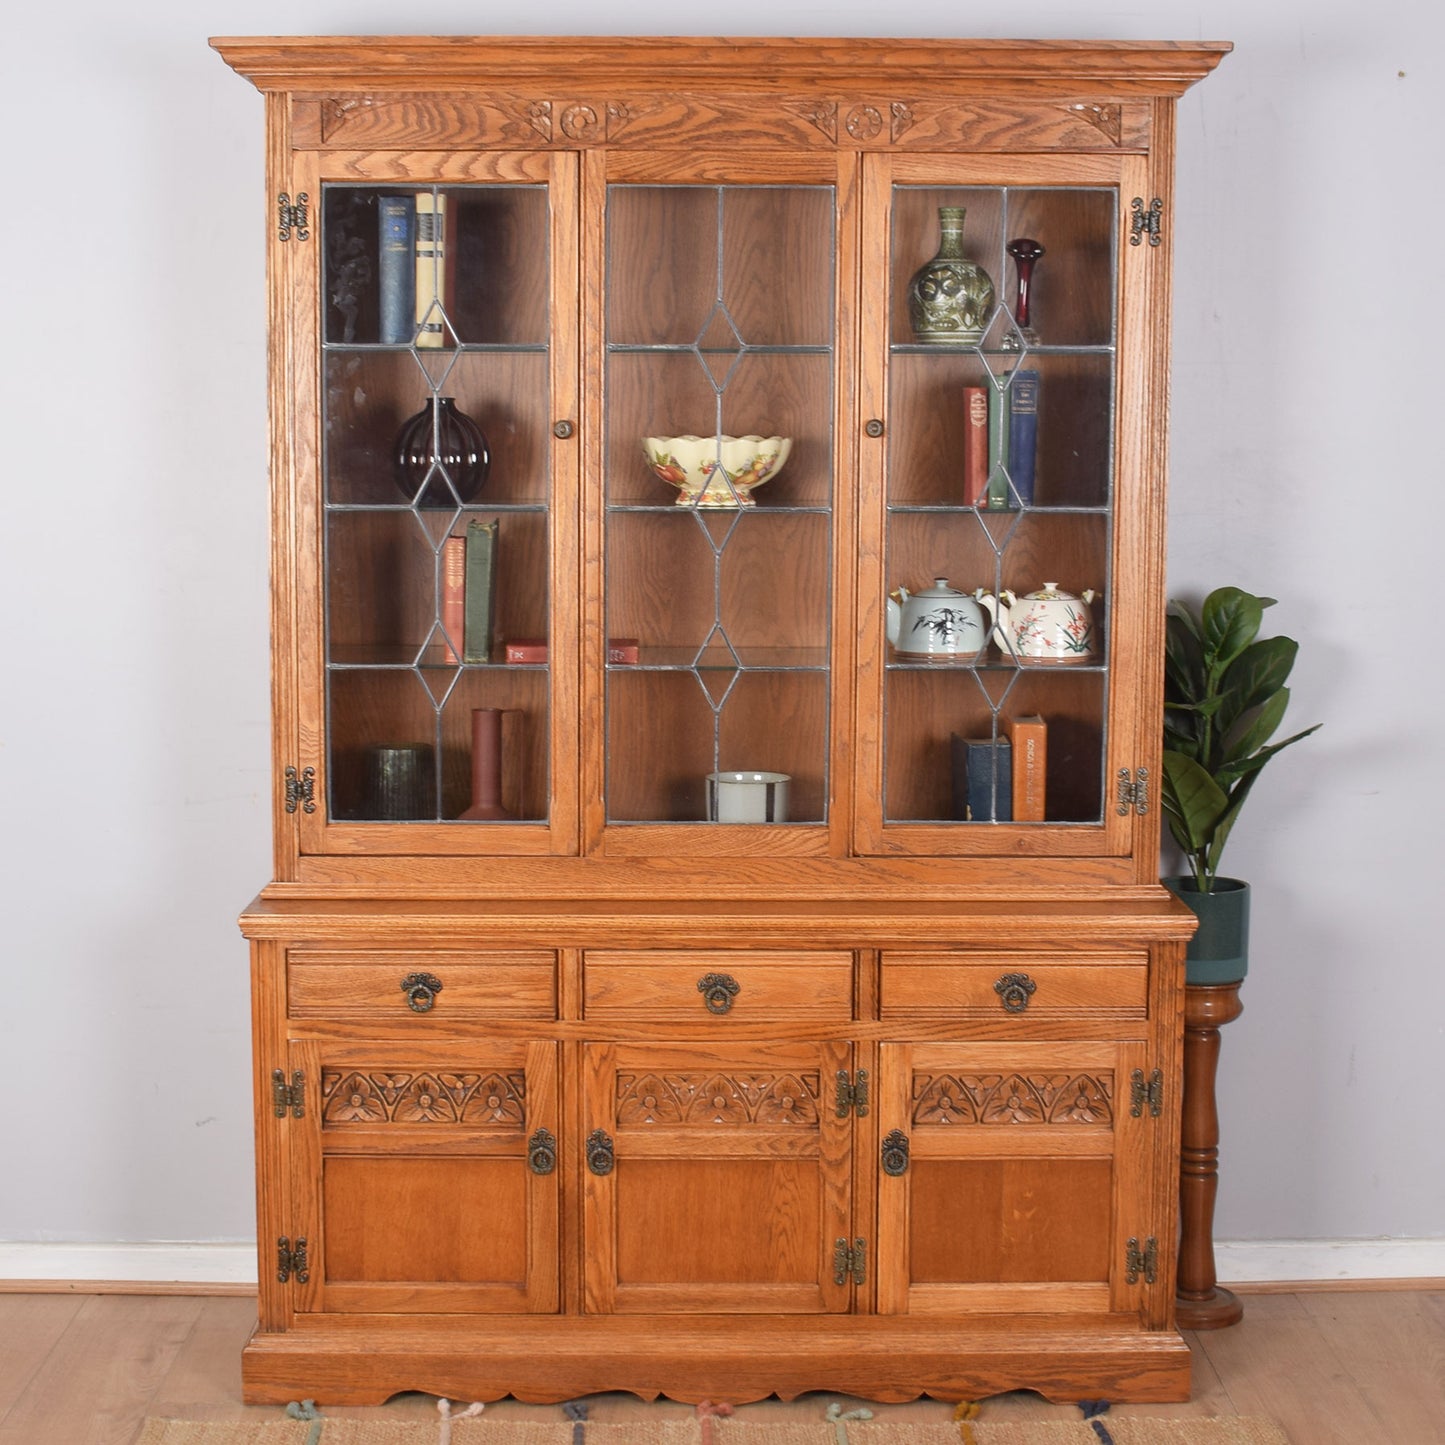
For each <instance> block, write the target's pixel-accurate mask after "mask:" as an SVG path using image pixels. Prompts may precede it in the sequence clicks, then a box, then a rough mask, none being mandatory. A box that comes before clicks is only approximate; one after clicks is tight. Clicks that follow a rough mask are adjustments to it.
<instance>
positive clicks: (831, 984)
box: [585, 950, 853, 1030]
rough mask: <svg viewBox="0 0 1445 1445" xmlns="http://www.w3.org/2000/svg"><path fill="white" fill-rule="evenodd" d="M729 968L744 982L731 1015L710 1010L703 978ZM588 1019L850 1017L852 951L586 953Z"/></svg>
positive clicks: (740, 1021) (722, 1022)
mask: <svg viewBox="0 0 1445 1445" xmlns="http://www.w3.org/2000/svg"><path fill="white" fill-rule="evenodd" d="M710 973H724V974H727V975H728V976H729V977H731V978H732V979H734V980H735V981H736V982H737V983H738V984H739V986H740V987H739V991H738V992H737V994H736V995H735V996H734V997H733V999H732V1004H731V1007H730V1008H729V1009H728V1010H727V1013H726V1014H725V1015H716V1014H711V1013H709V1011H708V1008H707V1005H706V1003H705V1001H704V995H703V992H702V991H701V990H700V989H699V988H698V980H699V979H701V978H703V977H705V976H706V975H707V974H710ZM585 999H586V1012H587V1017H588V1018H608V1017H615V1018H647V1017H651V1018H657V1019H678V1018H686V1019H690V1020H693V1021H694V1022H698V1023H703V1024H707V1023H708V1022H709V1021H710V1020H712V1019H716V1021H717V1026H718V1028H719V1029H720V1030H721V1029H723V1028H724V1027H726V1026H728V1025H736V1026H741V1027H746V1026H747V1024H748V1022H749V1021H758V1022H766V1021H767V1020H768V1019H771V1018H775V1017H778V1016H780V1015H784V1014H793V1015H798V1014H811V1015H814V1016H817V1017H822V1018H838V1019H843V1018H848V1017H850V1016H851V1013H852V1006H853V958H852V955H851V954H847V953H834V954H822V953H818V954H801V953H792V954H783V953H770V952H768V951H767V950H748V951H747V952H745V953H744V952H739V953H707V952H701V951H699V952H696V953H693V952H688V953H662V952H659V953H610V952H591V953H589V954H588V955H587V958H586V993H585Z"/></svg>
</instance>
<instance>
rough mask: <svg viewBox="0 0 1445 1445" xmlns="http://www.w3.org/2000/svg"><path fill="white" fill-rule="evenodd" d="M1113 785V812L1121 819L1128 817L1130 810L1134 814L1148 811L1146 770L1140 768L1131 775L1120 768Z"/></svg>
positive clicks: (1147, 777)
mask: <svg viewBox="0 0 1445 1445" xmlns="http://www.w3.org/2000/svg"><path fill="white" fill-rule="evenodd" d="M1114 783H1115V789H1114V796H1115V800H1116V803H1117V807H1116V808H1115V811H1116V812H1117V813H1118V815H1119V816H1120V817H1121V818H1125V817H1128V815H1129V813H1130V811H1131V810H1132V811H1133V812H1135V813H1147V812H1148V811H1149V769H1148V768H1140V769H1139V771H1138V772H1137V773H1131V772H1130V771H1129V769H1128V768H1120V769H1119V773H1118V776H1117V777H1116V778H1115V780H1114Z"/></svg>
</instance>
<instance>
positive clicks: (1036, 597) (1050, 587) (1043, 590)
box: [1024, 582, 1079, 602]
mask: <svg viewBox="0 0 1445 1445" xmlns="http://www.w3.org/2000/svg"><path fill="white" fill-rule="evenodd" d="M1024 601H1025V602H1077V601H1079V598H1077V597H1076V596H1075V595H1074V594H1073V593H1072V592H1064V591H1062V590H1061V589H1060V587H1059V584H1058V583H1057V582H1045V583H1044V585H1043V586H1042V587H1040V588H1039V590H1038V591H1037V592H1026V593H1024Z"/></svg>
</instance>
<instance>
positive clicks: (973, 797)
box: [951, 715, 1048, 823]
mask: <svg viewBox="0 0 1445 1445" xmlns="http://www.w3.org/2000/svg"><path fill="white" fill-rule="evenodd" d="M951 746H952V755H953V816H954V818H955V819H956V820H958V821H959V822H967V823H1042V822H1043V821H1044V820H1045V818H1046V817H1047V816H1048V812H1047V804H1046V798H1045V781H1046V775H1047V771H1048V725H1047V724H1046V723H1045V722H1044V720H1043V718H1041V717H1039V716H1037V715H1031V716H1028V717H1016V718H1010V719H1008V720H1006V721H1005V722H1004V724H1003V734H1002V735H991V736H989V737H972V738H971V737H964V736H962V735H961V734H959V733H954V734H953V735H952V738H951Z"/></svg>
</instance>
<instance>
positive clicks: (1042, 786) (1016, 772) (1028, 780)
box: [1005, 713, 1049, 823]
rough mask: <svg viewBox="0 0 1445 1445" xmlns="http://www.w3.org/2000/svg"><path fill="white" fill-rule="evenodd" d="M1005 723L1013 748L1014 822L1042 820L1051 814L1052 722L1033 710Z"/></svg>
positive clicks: (1040, 821)
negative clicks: (1049, 792) (1048, 784)
mask: <svg viewBox="0 0 1445 1445" xmlns="http://www.w3.org/2000/svg"><path fill="white" fill-rule="evenodd" d="M1005 726H1006V727H1007V729H1008V736H1009V743H1010V745H1011V747H1012V749H1013V758H1012V760H1011V761H1012V769H1013V812H1014V822H1016V823H1042V822H1043V821H1044V819H1045V818H1047V817H1048V810H1047V807H1046V792H1047V789H1046V783H1047V778H1048V752H1049V746H1048V745H1049V725H1048V724H1047V723H1046V722H1045V721H1044V720H1043V718H1041V717H1039V716H1038V714H1037V713H1033V714H1030V715H1029V716H1027V717H1016V718H1011V719H1010V720H1009V722H1008V723H1007V724H1005Z"/></svg>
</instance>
